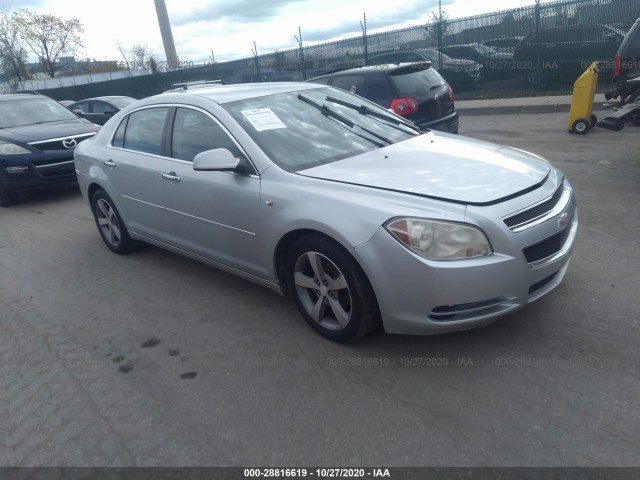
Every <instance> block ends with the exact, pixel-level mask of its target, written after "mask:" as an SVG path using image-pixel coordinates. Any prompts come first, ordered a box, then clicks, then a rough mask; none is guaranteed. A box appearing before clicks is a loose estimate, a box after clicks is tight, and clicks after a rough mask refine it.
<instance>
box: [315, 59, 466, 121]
mask: <svg viewBox="0 0 640 480" xmlns="http://www.w3.org/2000/svg"><path fill="white" fill-rule="evenodd" d="M309 81H310V82H315V83H322V84H324V85H331V86H333V87H337V88H341V89H343V90H347V91H349V92H351V93H355V94H357V95H360V96H361V97H364V98H366V99H368V100H371V101H372V102H375V103H377V104H378V105H380V106H382V107H384V108H388V109H389V110H392V111H393V112H394V113H396V114H398V115H401V116H403V117H404V118H406V119H408V120H411V121H412V122H414V123H415V124H416V125H418V127H420V128H421V129H422V130H427V129H433V130H441V131H444V132H449V133H458V123H459V121H458V112H456V109H455V106H454V100H455V98H454V96H453V89H452V88H451V87H450V86H449V84H448V83H447V82H446V81H445V79H444V78H442V77H441V76H440V74H439V73H438V72H436V71H435V70H434V69H433V68H431V62H419V63H404V64H389V65H376V66H369V67H360V68H351V69H348V70H341V71H339V72H331V73H328V74H325V75H322V76H319V77H316V78H312V79H311V80H309Z"/></svg>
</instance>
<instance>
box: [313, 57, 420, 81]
mask: <svg viewBox="0 0 640 480" xmlns="http://www.w3.org/2000/svg"><path fill="white" fill-rule="evenodd" d="M403 52H405V50H389V51H388V52H386V53H403ZM379 53H380V55H383V54H386V53H383V52H379ZM376 55H378V54H377V53H376V54H374V55H371V58H372V59H375V57H376ZM426 63H431V62H429V61H428V60H425V61H423V62H398V63H396V62H387V63H383V64H380V65H367V66H365V67H354V68H347V69H344V70H334V71H333V72H329V73H325V74H324V75H318V76H317V77H314V78H312V79H311V80H315V79H316V78H324V77H335V76H338V75H350V74H353V73H374V72H383V73H388V72H393V71H395V70H398V69H401V68H405V67H406V66H407V65H414V64H421V65H424V64H426ZM311 80H310V81H311Z"/></svg>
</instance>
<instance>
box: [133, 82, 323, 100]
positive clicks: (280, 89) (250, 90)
mask: <svg viewBox="0 0 640 480" xmlns="http://www.w3.org/2000/svg"><path fill="white" fill-rule="evenodd" d="M317 88H326V86H323V85H318V84H313V83H304V82H267V83H239V84H233V85H214V86H210V87H198V88H195V89H192V90H189V89H188V88H187V89H186V90H178V91H171V92H166V93H161V94H159V95H155V96H153V97H149V98H148V99H144V100H141V102H145V101H146V100H152V101H151V102H149V103H158V102H159V101H167V102H171V101H176V100H178V99H179V100H180V101H184V97H185V95H187V96H191V95H192V96H197V97H204V98H208V99H210V100H213V101H214V102H216V103H219V104H224V103H230V102H235V101H238V100H248V99H251V98H258V97H265V96H268V95H276V94H278V93H289V92H297V91H305V90H313V89H317Z"/></svg>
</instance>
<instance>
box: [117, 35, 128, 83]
mask: <svg viewBox="0 0 640 480" xmlns="http://www.w3.org/2000/svg"><path fill="white" fill-rule="evenodd" d="M116 48H117V49H118V52H120V56H121V57H122V61H123V64H124V70H127V72H129V75H131V73H130V72H131V65H129V49H127V48H126V47H125V46H124V45H122V44H121V43H120V40H117V41H116Z"/></svg>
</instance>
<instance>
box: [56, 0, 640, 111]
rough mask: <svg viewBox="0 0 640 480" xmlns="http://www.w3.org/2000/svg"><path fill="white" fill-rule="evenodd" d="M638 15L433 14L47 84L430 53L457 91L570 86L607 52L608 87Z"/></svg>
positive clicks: (117, 89)
mask: <svg viewBox="0 0 640 480" xmlns="http://www.w3.org/2000/svg"><path fill="white" fill-rule="evenodd" d="M637 18H640V0H560V1H555V2H546V3H542V4H536V5H532V6H529V7H523V8H517V9H511V10H505V11H500V12H495V13H491V14H485V15H479V16H473V17H467V18H460V19H448V18H446V15H444V16H438V14H435V15H434V19H433V21H431V22H430V23H429V24H426V25H420V26H416V27H411V28H405V29H401V30H395V31H390V32H384V33H377V34H371V35H366V36H364V35H362V36H358V37H355V38H349V39H345V40H339V41H334V42H329V43H324V44H319V45H313V46H307V47H304V46H302V45H300V46H299V47H298V48H292V49H291V50H285V51H275V52H273V53H270V54H265V55H254V56H253V57H248V58H245V59H241V60H234V61H229V62H219V63H216V62H209V63H205V64H203V65H199V66H193V67H190V68H181V69H178V70H173V71H168V72H159V73H155V74H150V75H145V76H138V77H130V78H122V79H118V80H111V81H106V82H99V83H88V84H84V85H75V86H72V87H63V88H54V89H49V90H47V91H46V93H47V94H48V95H50V96H52V97H53V98H57V99H71V98H72V99H80V98H88V97H93V96H100V95H129V96H132V97H136V98H142V97H146V96H149V95H153V94H156V93H160V92H162V91H165V90H167V89H170V88H172V85H173V84H176V83H181V82H191V81H198V80H214V79H215V80H218V79H219V80H222V81H224V82H225V83H246V82H270V81H290V80H308V79H310V78H313V77H314V76H317V75H321V74H324V73H326V72H328V71H332V70H337V69H345V68H352V67H358V66H363V65H375V64H381V63H394V62H406V61H418V62H421V61H430V62H432V66H433V67H434V68H436V69H437V70H438V71H439V72H440V73H441V74H442V75H443V76H444V77H445V79H446V80H447V81H448V82H449V83H450V84H451V85H452V87H453V88H454V89H455V90H456V95H457V97H458V98H468V99H472V98H500V97H518V96H533V95H555V94H567V93H571V87H572V84H573V81H574V80H575V79H576V78H577V77H578V76H579V75H580V73H581V72H582V71H584V70H585V69H586V68H587V67H588V66H589V65H590V64H591V63H592V62H593V61H600V62H601V64H600V67H601V75H600V84H599V87H598V88H599V90H600V91H603V90H606V89H609V88H610V86H611V82H612V71H613V59H614V56H615V54H616V51H617V49H618V47H619V46H620V43H621V42H622V39H623V37H624V35H625V33H626V32H627V31H628V30H629V28H630V27H631V26H632V24H633V23H634V21H635V20H636V19H637ZM258 46H259V44H258ZM256 51H257V48H256ZM185 67H189V63H188V62H185ZM638 68H640V66H639V67H638Z"/></svg>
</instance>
